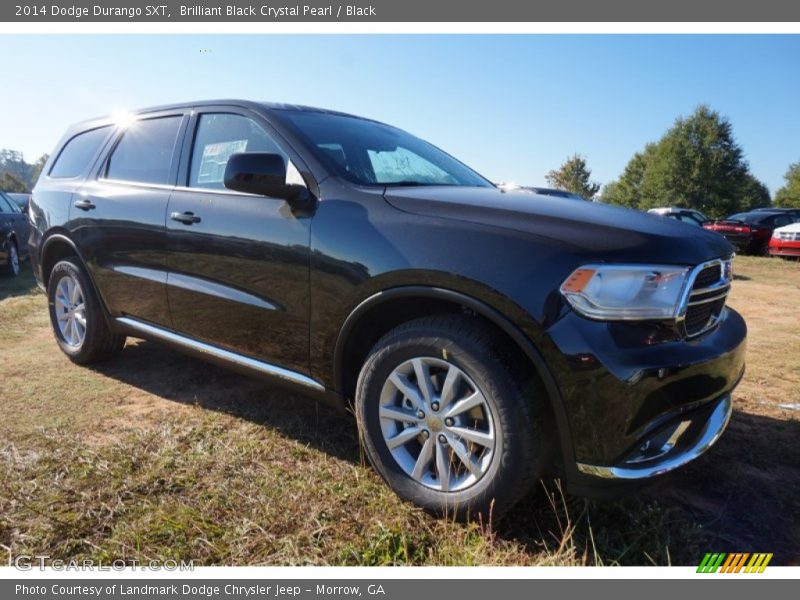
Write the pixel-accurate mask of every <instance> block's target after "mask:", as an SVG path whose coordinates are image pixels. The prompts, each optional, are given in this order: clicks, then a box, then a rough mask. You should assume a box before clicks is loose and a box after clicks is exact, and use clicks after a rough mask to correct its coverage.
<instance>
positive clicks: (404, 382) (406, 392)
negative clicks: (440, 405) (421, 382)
mask: <svg viewBox="0 0 800 600" xmlns="http://www.w3.org/2000/svg"><path fill="white" fill-rule="evenodd" d="M389 381H391V382H392V384H394V387H396V388H397V391H399V392H400V393H401V394H403V396H405V397H406V398H408V399H409V400H410V401H411V404H413V405H414V408H416V409H417V410H422V408H423V407H424V406H425V401H424V400H423V398H422V396H420V395H419V391H418V390H417V389H416V388H415V387H414V384H413V383H411V382H410V381H409V380H408V379H407V378H406V377H405V375H401V374H400V373H398V372H397V371H394V372H393V373H392V374H391V375H390V376H389Z"/></svg>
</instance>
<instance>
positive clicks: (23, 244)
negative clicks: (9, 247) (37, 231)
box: [0, 194, 31, 256]
mask: <svg viewBox="0 0 800 600" xmlns="http://www.w3.org/2000/svg"><path fill="white" fill-rule="evenodd" d="M0 231H3V232H4V233H5V234H7V235H8V236H10V235H11V234H12V233H13V234H14V237H15V239H16V241H17V250H18V251H19V254H20V256H26V255H27V254H28V237H29V236H30V233H31V227H30V224H29V223H28V215H26V214H24V213H23V212H22V211H21V210H20V208H19V206H17V204H16V203H15V202H14V201H13V200H12V199H11V198H9V197H8V196H6V195H5V194H0Z"/></svg>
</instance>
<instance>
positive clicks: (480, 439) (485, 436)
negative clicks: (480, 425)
mask: <svg viewBox="0 0 800 600" xmlns="http://www.w3.org/2000/svg"><path fill="white" fill-rule="evenodd" d="M450 431H451V432H452V433H454V434H455V435H457V436H458V437H460V438H461V439H464V440H467V441H468V442H472V443H473V444H478V445H479V446H484V447H485V448H494V437H493V436H492V435H491V434H489V433H484V432H483V431H476V430H475V429H467V428H466V427H451V428H450Z"/></svg>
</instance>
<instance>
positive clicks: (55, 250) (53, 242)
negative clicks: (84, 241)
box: [39, 230, 115, 330]
mask: <svg viewBox="0 0 800 600" xmlns="http://www.w3.org/2000/svg"><path fill="white" fill-rule="evenodd" d="M39 256H40V259H39V267H40V269H41V277H42V285H43V286H44V289H45V291H47V284H48V282H49V280H50V273H52V271H53V267H55V266H56V264H57V263H58V262H59V261H61V260H63V259H65V258H68V257H74V258H76V259H77V260H78V262H79V263H80V264H81V266H82V267H83V270H84V272H85V273H86V278H87V279H88V280H89V283H90V284H91V286H92V291H93V292H94V294H95V296H96V297H97V299H98V300H99V302H100V307H101V308H102V312H103V318H104V319H105V320H106V323H108V325H109V328H111V329H112V330H113V329H114V328H115V326H114V323H113V321H112V319H110V318H109V313H108V307H107V306H106V303H105V300H104V299H103V295H102V294H101V293H100V290H99V289H98V287H97V283H96V282H95V280H94V277H92V272H91V270H90V269H89V268H88V266H87V264H86V260H85V259H84V257H83V255H82V254H81V251H80V250H79V249H78V246H77V244H76V243H75V242H74V241H73V240H72V239H71V238H70V237H69V235H67V234H66V232H64V231H61V230H56V231H53V232H51V233H48V234H47V236H46V237H45V238H44V240H43V241H42V245H41V251H40V253H39Z"/></svg>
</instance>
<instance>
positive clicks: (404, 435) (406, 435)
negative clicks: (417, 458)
mask: <svg viewBox="0 0 800 600" xmlns="http://www.w3.org/2000/svg"><path fill="white" fill-rule="evenodd" d="M420 433H422V429H420V428H419V427H416V426H413V427H406V428H405V429H403V430H402V431H401V432H400V433H398V434H397V435H396V436H394V437H393V438H390V439H388V440H386V445H387V446H389V450H394V449H395V448H397V447H398V446H402V445H404V444H407V443H408V442H410V441H411V440H413V439H414V438H415V437H417V436H418V435H419V434H420Z"/></svg>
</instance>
